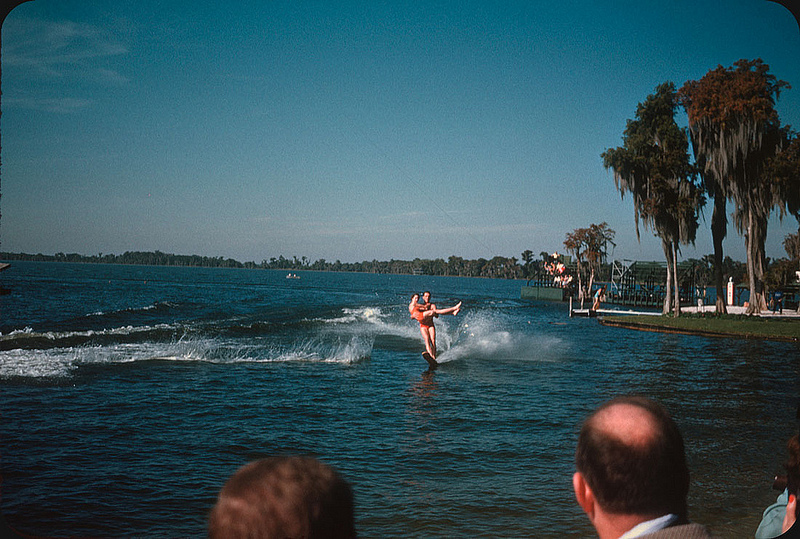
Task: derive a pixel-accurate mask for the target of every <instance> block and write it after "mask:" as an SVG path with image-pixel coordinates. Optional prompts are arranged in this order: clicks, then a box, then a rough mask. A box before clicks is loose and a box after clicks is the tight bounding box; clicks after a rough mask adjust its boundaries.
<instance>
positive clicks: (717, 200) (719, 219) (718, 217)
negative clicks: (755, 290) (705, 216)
mask: <svg viewBox="0 0 800 539" xmlns="http://www.w3.org/2000/svg"><path fill="white" fill-rule="evenodd" d="M726 206H727V199H726V198H725V197H724V196H722V193H719V192H715V193H714V213H713V215H712V216H711V236H712V238H713V240H714V284H715V286H716V287H717V301H716V307H717V314H727V313H728V310H727V309H726V308H725V276H724V275H723V273H722V255H723V253H722V240H724V239H725V235H726V234H727V228H728V226H727V225H728V218H727V216H726V215H725V209H726Z"/></svg>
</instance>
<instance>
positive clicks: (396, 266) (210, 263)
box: [0, 251, 526, 279]
mask: <svg viewBox="0 0 800 539" xmlns="http://www.w3.org/2000/svg"><path fill="white" fill-rule="evenodd" d="M0 260H6V261H9V262H10V261H16V260H24V261H34V262H74V263H82V264H131V265H143V266H183V267H201V268H248V269H272V270H287V271H288V270H292V271H297V270H313V271H345V272H362V273H392V274H424V275H452V276H460V277H489V278H496V279H523V278H525V276H526V268H525V267H524V266H522V265H520V264H519V261H518V260H517V259H516V258H514V257H511V258H505V257H501V256H496V257H494V258H492V259H490V260H487V259H485V258H478V259H477V260H467V259H464V258H461V257H458V256H451V257H450V258H448V259H447V260H444V259H442V258H437V259H434V260H427V259H420V258H415V259H414V260H389V261H379V260H372V261H364V262H341V261H339V260H337V261H336V262H328V261H326V260H325V259H320V260H317V261H316V262H311V261H310V260H309V259H307V258H306V257H301V258H298V257H296V256H295V257H292V258H285V257H284V256H282V255H281V256H279V257H277V258H274V257H273V258H270V259H269V260H263V261H262V262H261V263H260V264H257V263H255V262H239V261H238V260H234V259H232V258H222V257H207V256H198V255H175V254H169V253H162V252H160V251H155V252H138V251H135V252H126V253H124V254H121V255H114V254H103V253H100V254H97V255H90V256H86V255H79V254H75V253H71V254H64V253H56V254H55V255H43V254H35V255H33V254H26V253H6V252H0Z"/></svg>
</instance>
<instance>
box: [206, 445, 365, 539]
mask: <svg viewBox="0 0 800 539" xmlns="http://www.w3.org/2000/svg"><path fill="white" fill-rule="evenodd" d="M208 536H209V537H210V538H212V539H213V538H223V537H224V538H237V537H250V538H253V537H260V538H272V537H280V538H284V537H304V538H316V537H326V538H328V537H329V538H342V539H351V538H354V537H356V531H355V520H354V511H353V492H352V490H351V488H350V485H349V484H348V483H347V482H346V481H345V480H344V479H342V477H341V476H339V474H338V473H337V472H336V471H335V470H334V469H333V468H331V467H330V466H327V465H325V464H323V463H321V462H319V461H318V460H316V459H314V458H311V457H273V458H268V459H263V460H259V461H256V462H252V463H250V464H248V465H246V466H244V467H242V468H240V469H239V470H238V471H237V472H236V473H235V474H234V475H233V476H232V477H231V478H230V479H228V481H227V483H225V486H224V487H223V488H222V491H221V492H220V494H219V499H218V500H217V503H216V505H215V506H214V508H213V509H212V511H211V515H210V516H209V522H208Z"/></svg>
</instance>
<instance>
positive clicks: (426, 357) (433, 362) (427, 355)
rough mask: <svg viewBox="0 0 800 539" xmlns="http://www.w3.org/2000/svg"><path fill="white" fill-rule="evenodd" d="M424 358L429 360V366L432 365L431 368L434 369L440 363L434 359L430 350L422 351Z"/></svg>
mask: <svg viewBox="0 0 800 539" xmlns="http://www.w3.org/2000/svg"><path fill="white" fill-rule="evenodd" d="M422 359H424V360H425V361H427V362H428V367H430V369H431V370H434V369H435V368H436V367H438V366H439V364H438V363H436V360H435V359H433V358H432V357H431V355H430V354H429V353H428V352H422Z"/></svg>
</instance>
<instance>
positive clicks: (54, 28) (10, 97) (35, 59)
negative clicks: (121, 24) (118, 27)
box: [3, 17, 129, 113]
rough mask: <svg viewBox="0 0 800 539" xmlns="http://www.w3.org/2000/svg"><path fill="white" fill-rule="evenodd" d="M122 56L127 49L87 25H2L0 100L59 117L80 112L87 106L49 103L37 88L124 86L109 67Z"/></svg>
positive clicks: (21, 21)
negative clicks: (68, 83)
mask: <svg viewBox="0 0 800 539" xmlns="http://www.w3.org/2000/svg"><path fill="white" fill-rule="evenodd" d="M125 54H128V48H127V46H126V45H125V44H124V43H122V42H121V41H120V40H119V39H118V38H117V37H116V36H115V35H114V34H112V33H111V32H109V31H108V30H105V29H102V28H99V27H96V26H93V25H91V24H86V23H78V22H72V21H57V22H54V21H45V20H39V19H32V18H25V17H20V18H12V19H10V20H7V21H6V23H5V24H4V26H3V70H4V73H3V75H4V79H6V80H8V82H9V85H8V88H9V92H8V94H7V95H6V96H3V97H4V99H3V104H4V105H6V104H8V105H10V106H16V107H25V108H29V109H32V110H43V111H50V112H58V113H70V112H75V111H77V110H80V109H84V108H86V107H88V106H90V105H91V104H92V100H90V99H86V98H84V97H83V96H77V97H75V96H73V97H64V96H59V97H53V96H52V95H47V93H48V90H47V89H46V86H45V87H42V88H39V87H38V86H37V83H45V84H50V83H53V82H56V81H57V82H58V83H59V84H63V83H64V82H66V81H71V82H75V83H80V84H90V85H91V84H98V85H107V86H120V85H124V84H127V83H128V82H129V79H128V78H127V77H126V76H125V75H123V74H122V73H120V72H119V71H117V70H115V69H114V68H113V67H110V66H109V65H108V64H109V61H110V60H111V59H113V58H114V57H117V56H121V55H125ZM4 82H5V81H4ZM16 88H20V90H19V92H22V91H24V95H22V94H21V93H18V92H16V91H15V89H16ZM22 88H24V90H22ZM4 89H5V88H4Z"/></svg>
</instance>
